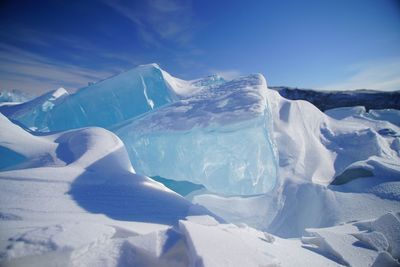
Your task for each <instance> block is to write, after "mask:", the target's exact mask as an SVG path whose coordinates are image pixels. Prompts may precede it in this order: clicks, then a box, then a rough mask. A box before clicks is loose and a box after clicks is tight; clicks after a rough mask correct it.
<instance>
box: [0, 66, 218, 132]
mask: <svg viewBox="0 0 400 267" xmlns="http://www.w3.org/2000/svg"><path fill="white" fill-rule="evenodd" d="M222 82H224V80H223V79H222V78H218V77H207V78H204V79H198V80H193V81H183V80H180V79H178V78H175V77H172V76H171V75H170V74H168V73H167V72H165V71H163V70H162V69H161V68H160V67H159V66H158V65H157V64H148V65H141V66H138V67H137V68H134V69H131V70H129V71H126V72H123V73H121V74H118V75H115V76H113V77H110V78H108V79H105V80H103V81H100V82H97V83H95V84H92V85H89V86H88V87H85V88H82V89H80V90H78V91H77V92H76V93H74V94H71V95H69V96H68V97H65V96H66V95H67V93H66V91H65V90H64V89H62V90H63V91H60V90H61V89H59V90H56V91H54V92H50V93H47V94H44V95H42V96H40V97H38V98H36V99H34V100H32V101H29V102H27V103H24V104H21V105H15V106H7V107H2V108H1V107H0V111H1V112H3V113H4V114H5V115H6V116H8V117H9V118H12V119H14V120H17V121H19V122H20V123H22V124H24V125H25V126H26V127H29V128H31V129H34V130H38V131H59V130H68V129H73V128H79V127H84V126H100V127H109V126H111V125H113V124H115V123H119V122H122V121H124V120H126V119H130V118H132V117H135V116H138V115H140V114H143V113H145V112H147V111H150V110H152V109H155V108H158V107H160V106H163V105H165V104H167V103H170V102H173V101H175V100H178V99H181V98H184V97H186V96H188V95H190V94H192V93H193V92H197V91H200V90H202V89H204V88H209V87H212V86H214V85H215V84H219V83H222ZM183 88H184V89H183Z"/></svg>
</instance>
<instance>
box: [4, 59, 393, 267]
mask: <svg viewBox="0 0 400 267" xmlns="http://www.w3.org/2000/svg"><path fill="white" fill-rule="evenodd" d="M141 71H145V72H146V73H147V72H152V73H153V72H155V73H157V75H158V74H160V73H161V75H160V76H157V77H159V78H160V79H161V80H153V81H150V80H151V79H150V78H149V76H146V77H147V78H146V79H147V80H146V79H145V80H146V81H147V82H146V81H145V84H144V86H143V84H142V85H140V88H139V89H140V91H141V92H142V93H143V96H142V97H143V101H144V102H143V105H144V106H143V107H146V110H147V111H150V113H145V114H144V115H140V116H139V117H138V118H135V119H132V117H129V118H125V119H126V120H122V121H121V120H119V119H118V120H116V121H117V125H113V127H111V129H114V130H115V129H125V130H126V131H128V132H129V133H134V132H135V131H139V132H141V133H143V131H146V130H147V131H153V130H155V129H156V130H157V131H159V134H161V135H162V134H166V132H169V133H168V134H170V132H171V131H172V132H176V131H179V130H181V128H180V127H184V128H185V131H186V133H189V134H191V130H192V129H193V125H196V127H198V126H200V127H202V128H207V127H208V125H209V123H210V122H213V123H214V122H216V125H217V126H220V125H230V124H231V123H233V124H235V123H237V122H238V121H239V122H240V120H241V118H244V121H245V122H248V121H251V119H250V120H249V118H253V117H254V114H256V117H257V116H258V115H257V114H263V112H264V111H265V106H262V105H257V104H254V103H257V101H258V100H259V99H264V100H265V101H267V102H260V103H268V107H269V108H268V111H269V112H270V114H268V116H269V117H268V118H270V120H267V122H269V123H271V126H270V127H264V128H263V129H264V130H266V131H267V134H268V138H270V139H271V142H273V144H274V145H273V146H270V148H271V147H272V149H277V151H276V153H277V159H279V162H277V164H278V167H279V168H278V172H277V174H276V177H277V180H276V183H275V184H274V186H273V190H271V191H269V192H267V193H262V194H257V195H247V196H243V195H225V194H217V193H215V191H214V192H211V191H207V190H202V191H198V192H192V193H191V194H190V195H189V196H187V198H186V199H185V198H183V197H181V196H180V195H178V194H177V193H175V192H173V191H171V190H170V189H168V188H166V187H165V186H164V185H162V184H160V183H158V182H155V181H153V180H152V179H150V178H148V177H146V176H143V175H139V174H136V173H135V170H134V168H133V167H132V165H131V162H134V160H132V156H131V160H130V159H129V156H128V153H127V150H126V148H125V146H124V143H123V142H122V141H121V140H120V138H119V137H117V136H116V135H115V134H113V133H112V132H110V131H108V130H105V129H102V128H96V127H93V128H79V129H75V130H68V131H63V132H57V133H38V132H32V130H35V129H37V128H35V125H30V126H29V127H31V130H27V129H24V128H23V127H22V126H18V125H17V124H15V123H13V122H11V121H10V120H9V119H7V118H6V117H5V116H3V115H1V114H0V125H1V126H0V127H1V131H0V155H1V164H0V169H1V172H0V265H1V266H375V267H377V266H399V258H400V247H399V244H400V236H399V234H400V215H399V212H400V205H399V201H400V183H399V181H400V158H399V157H400V128H399V124H398V121H399V113H398V111H395V110H382V111H380V110H373V111H369V112H366V111H365V109H363V108H362V107H355V108H343V109H338V110H330V111H327V112H326V114H324V113H322V112H320V111H319V110H318V109H317V108H315V107H314V106H313V105H312V104H310V103H308V102H305V101H290V100H286V99H284V98H282V97H280V96H279V95H278V93H277V92H275V91H272V90H268V89H267V87H266V84H264V85H262V86H261V87H262V88H260V89H261V90H260V91H259V92H262V98H260V97H255V98H249V100H252V101H255V102H251V101H250V102H251V104H249V105H248V107H249V108H248V109H243V107H246V105H244V104H243V103H241V102H240V103H234V100H235V94H231V95H230V94H228V93H227V92H229V85H232V87H231V88H232V91H233V92H234V91H235V88H237V86H238V85H237V83H236V84H235V81H232V82H227V83H226V86H227V87H224V81H222V80H220V79H219V78H218V77H214V76H211V77H208V78H205V79H199V80H194V81H184V80H180V79H178V78H175V77H172V76H171V75H169V74H168V73H167V72H165V71H163V70H161V69H160V68H159V67H158V66H156V65H145V66H142V67H141ZM133 73H134V74H135V75H136V74H137V72H136V71H134V72H133ZM142 74H143V73H141V75H142ZM123 77H125V78H124V79H127V80H128V81H129V80H130V79H129V72H128V73H125V76H123ZM135 77H136V76H135ZM138 77H139V76H138ZM252 77H254V76H250V77H247V78H242V79H239V80H238V81H245V82H247V81H249V80H252V79H253V78H252ZM120 78H121V77H119V78H118V79H114V80H111V81H107V80H105V81H103V82H101V83H99V84H98V86H97V87H94V88H100V89H101V90H100V91H103V93H104V95H107V94H109V92H112V90H111V89H109V88H108V87H107V84H115V82H116V81H117V82H118V83H121V84H122V82H123V79H122V80H121V79H120ZM135 79H136V78H135ZM142 79H143V78H142ZM157 79H158V78H157ZM262 79H264V78H262ZM155 83H162V84H165V85H166V86H167V87H168V90H169V91H168V92H169V93H168V94H170V93H171V94H172V95H173V96H174V97H172V98H171V99H172V100H171V101H172V102H173V103H171V102H168V101H169V100H168V101H165V103H164V102H163V103H164V104H162V106H157V102H154V101H155V100H154V92H155V91H154V88H152V87H151V86H152V84H155ZM218 88H225V89H226V91H221V92H220V96H221V97H220V98H218V97H216V96H218V91H216V90H217V89H218ZM245 88H247V87H245ZM92 89H93V88H92ZM144 89H145V90H144ZM88 90H90V87H88V88H86V89H85V90H84V91H86V92H85V93H81V94H83V95H87V96H88V97H89V96H90V95H91V94H90V92H88ZM143 90H144V91H143ZM152 90H153V91H152ZM126 92H127V91H126ZM150 92H152V93H150ZM210 92H212V93H210ZM239 92H241V91H240V90H239ZM242 92H243V91H242ZM210 95H211V96H212V97H210ZM175 96H177V97H176V98H175ZM248 96H251V94H248ZM65 99H69V96H68V95H66V94H65V93H63V92H62V91H60V90H59V91H57V92H55V93H51V94H48V95H45V96H43V97H42V98H39V99H36V100H33V102H27V104H25V105H23V106H19V105H15V106H13V107H12V110H11V111H12V112H11V113H8V114H23V117H24V118H25V119H27V120H28V121H31V122H33V121H35V118H38V117H37V116H38V114H41V115H43V114H45V116H50V117H51V116H52V115H48V114H53V113H52V112H53V111H54V110H57V109H58V108H59V107H58V105H61V104H60V103H65V101H66V100H65ZM115 99H118V98H114V100H115ZM114 100H113V101H114ZM213 100H215V101H213ZM35 101H36V102H35ZM193 101H194V102H193ZM196 101H200V103H202V105H201V108H199V109H194V111H196V112H193V114H191V115H190V116H188V114H186V113H185V112H184V111H183V110H184V108H185V107H188V106H190V103H195V102H196ZM232 101H233V102H232ZM67 102H68V101H67ZM250 102H249V103H250ZM35 103H36V104H35ZM119 103H120V104H122V103H123V102H119ZM223 103H225V104H224V105H222V104H223ZM210 107H218V108H219V109H217V108H216V109H214V111H215V110H217V111H225V112H221V113H218V112H214V113H215V114H214V113H213V112H209V110H208V108H210ZM121 108H122V106H121ZM152 109H154V111H152ZM88 110H89V109H88ZM143 110H145V109H143ZM2 111H4V110H2ZM8 111H10V110H8ZM206 111H207V112H206ZM242 111H246V112H242ZM35 112H36V113H35ZM43 112H44V113H43ZM237 112H238V113H237ZM6 113H7V112H6ZM117 113H118V112H117ZM174 114H175V115H176V116H175V115H174ZM214 115H215V116H214ZM220 115H221V116H220ZM242 115H243V116H242ZM249 115H250V117H247V116H249ZM57 116H58V115H57ZM235 116H237V117H235ZM11 117H12V116H11ZM53 118H56V117H53ZM57 118H59V117H57ZM120 118H122V117H120ZM156 118H159V120H158V121H157V120H156ZM193 118H194V120H192V121H191V119H193ZM199 118H200V120H199ZM165 119H168V120H167V122H166V121H165ZM44 121H46V120H42V121H41V122H44ZM110 121H111V120H110ZM110 121H109V122H110ZM155 121H157V122H158V123H157V124H155V123H154V122H155ZM193 121H194V123H193ZM172 122H176V124H174V123H172ZM199 122H200V124H198V123H199ZM60 123H61V122H60ZM152 123H153V126H151V125H152ZM186 123H187V124H186ZM201 123H203V124H201ZM57 125H59V126H62V124H57ZM94 125H96V124H95V123H94ZM146 125H147V126H148V127H149V128H148V129H146V128H145V127H144V126H146ZM243 125H247V126H249V124H243ZM243 125H242V126H243ZM250 125H251V124H250ZM25 126H26V125H25ZM138 126H141V127H138ZM150 126H151V127H150ZM41 127H44V128H46V127H47V126H46V124H41ZM114 127H115V128H114ZM44 128H43V129H44ZM72 128H73V127H72ZM177 128H180V129H177ZM239 128H240V127H239ZM49 129H50V130H51V127H50V128H48V130H49ZM215 129H217V130H218V127H217V128H215V127H214V128H213V130H215ZM229 130H230V131H232V132H233V133H236V131H237V130H238V128H235V127H233V128H229ZM117 132H118V131H117ZM223 134H224V131H216V134H215V137H216V138H218V137H223V136H224V135H223ZM125 136H129V135H125ZM167 140H171V139H167ZM124 142H125V143H129V140H128V141H126V140H124ZM171 146H173V144H171ZM155 148H156V147H155ZM127 149H128V150H129V147H128V148H127ZM227 151H229V150H227ZM164 152H165V151H161V150H159V151H158V150H155V151H152V152H151V153H152V155H154V156H155V157H156V156H157V155H156V154H157V153H160V154H162V153H164ZM236 152H237V151H233V152H229V153H233V154H235V153H236ZM187 155H189V154H187ZM206 155H207V153H205V154H204V155H203V157H204V158H207V157H206ZM210 156H211V157H212V155H210ZM157 157H158V156H157ZM149 159H151V158H147V159H146V160H149ZM137 160H143V158H142V159H137ZM193 160H195V159H193ZM168 164H170V163H168ZM175 164H177V166H183V167H184V164H187V163H186V162H185V161H184V158H182V160H181V161H175ZM179 164H183V165H179ZM171 167H172V166H171ZM167 178H171V179H173V178H174V177H167ZM177 180H179V179H177Z"/></svg>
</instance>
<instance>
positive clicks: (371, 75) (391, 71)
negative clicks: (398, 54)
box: [321, 58, 400, 91]
mask: <svg viewBox="0 0 400 267" xmlns="http://www.w3.org/2000/svg"><path fill="white" fill-rule="evenodd" d="M348 73H349V75H348V78H347V79H346V80H345V81H343V82H337V83H333V84H329V85H323V86H321V89H329V90H354V89H376V90H382V91H394V90H400V58H395V59H388V60H378V61H375V62H367V63H362V64H355V65H352V66H349V68H348Z"/></svg>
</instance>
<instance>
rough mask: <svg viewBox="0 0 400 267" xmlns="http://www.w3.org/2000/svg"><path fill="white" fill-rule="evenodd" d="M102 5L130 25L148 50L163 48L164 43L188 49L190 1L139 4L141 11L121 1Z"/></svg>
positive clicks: (156, 0)
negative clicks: (132, 24)
mask: <svg viewBox="0 0 400 267" xmlns="http://www.w3.org/2000/svg"><path fill="white" fill-rule="evenodd" d="M103 3H104V4H106V5H107V6H109V7H110V8H112V9H113V10H114V11H116V12H117V13H119V14H120V15H122V16H124V17H125V18H127V19H129V20H130V21H131V22H133V23H134V25H135V28H136V29H137V32H138V34H139V35H140V36H141V39H142V40H143V41H144V42H145V43H146V44H147V45H149V46H151V47H157V48H166V46H165V44H164V42H165V41H167V42H171V43H174V44H176V45H179V46H187V45H189V46H190V42H191V40H192V33H193V25H194V23H193V7H192V3H191V1H175V0H150V1H145V2H142V4H143V5H144V7H142V8H140V9H137V8H135V6H134V5H133V4H132V3H128V4H127V3H123V2H122V1H113V0H103Z"/></svg>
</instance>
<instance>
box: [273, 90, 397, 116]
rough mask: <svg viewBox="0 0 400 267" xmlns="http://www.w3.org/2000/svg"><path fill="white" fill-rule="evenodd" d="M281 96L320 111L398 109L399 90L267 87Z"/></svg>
mask: <svg viewBox="0 0 400 267" xmlns="http://www.w3.org/2000/svg"><path fill="white" fill-rule="evenodd" d="M269 88H270V89H272V90H275V91H278V92H279V94H280V95H281V96H283V97H284V98H287V99H291V100H306V101H308V102H311V103H312V104H314V105H315V106H316V107H317V108H319V109H320V110H322V111H325V110H327V109H332V108H339V107H353V106H364V107H365V108H366V109H367V110H370V109H387V108H393V109H400V91H394V92H382V91H376V90H366V89H360V90H354V91H316V90H311V89H298V88H291V87H284V86H272V87H269Z"/></svg>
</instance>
